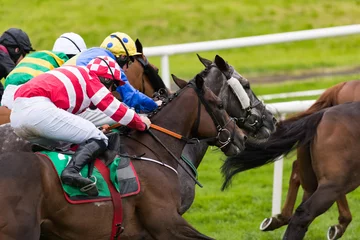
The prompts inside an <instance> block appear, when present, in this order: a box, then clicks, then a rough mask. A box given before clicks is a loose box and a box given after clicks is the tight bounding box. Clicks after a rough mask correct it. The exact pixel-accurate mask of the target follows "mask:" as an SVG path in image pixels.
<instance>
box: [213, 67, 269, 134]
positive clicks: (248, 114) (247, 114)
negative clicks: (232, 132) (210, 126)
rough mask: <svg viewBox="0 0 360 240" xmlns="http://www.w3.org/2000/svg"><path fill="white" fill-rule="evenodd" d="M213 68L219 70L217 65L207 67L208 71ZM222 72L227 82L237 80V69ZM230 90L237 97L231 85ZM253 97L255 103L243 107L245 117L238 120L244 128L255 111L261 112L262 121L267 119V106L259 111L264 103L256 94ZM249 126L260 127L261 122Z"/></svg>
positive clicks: (255, 121) (251, 123) (257, 128)
mask: <svg viewBox="0 0 360 240" xmlns="http://www.w3.org/2000/svg"><path fill="white" fill-rule="evenodd" d="M212 67H216V68H218V67H217V66H216V64H211V65H209V66H208V67H207V69H208V70H210V69H211V68H212ZM218 69H219V68H218ZM219 70H220V69H219ZM220 72H221V73H222V74H223V75H224V76H225V77H226V80H227V81H229V80H230V79H231V78H235V77H233V75H234V73H235V69H232V71H231V72H223V71H221V70H220ZM239 82H240V81H239ZM240 84H241V83H240ZM228 88H230V91H232V92H233V94H234V95H235V96H236V93H235V92H234V89H233V88H232V87H231V86H230V85H228ZM244 90H245V88H244ZM250 91H252V90H251V89H250ZM253 96H254V98H255V101H254V102H251V101H250V102H249V106H248V107H246V108H244V107H243V106H242V108H243V110H245V116H242V117H238V118H236V120H237V124H238V125H242V126H244V125H245V123H246V122H247V121H248V120H249V119H250V117H251V116H252V115H253V110H258V111H260V114H261V116H260V119H265V117H266V116H265V110H266V108H265V106H263V107H262V108H261V109H258V108H257V106H258V105H259V104H262V101H260V100H259V99H258V98H257V97H256V96H255V94H253ZM240 104H241V101H240ZM247 124H248V125H249V126H250V127H256V126H257V124H259V126H261V123H259V121H258V120H257V119H255V120H254V121H253V122H248V123H247ZM259 128H260V127H256V129H255V131H257V130H259Z"/></svg>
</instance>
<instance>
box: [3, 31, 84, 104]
mask: <svg viewBox="0 0 360 240" xmlns="http://www.w3.org/2000/svg"><path fill="white" fill-rule="evenodd" d="M64 41H65V42H64ZM69 43H70V44H69ZM84 49H86V45H85V43H84V40H83V39H82V37H81V36H80V35H78V34H76V33H64V34H62V35H61V36H60V37H59V38H58V39H57V40H56V42H55V44H54V48H53V51H38V52H34V53H31V54H28V55H27V56H26V57H25V58H23V59H22V60H21V61H20V63H19V64H18V65H17V66H16V67H15V68H14V69H13V70H12V71H11V72H10V74H9V75H8V76H7V78H6V79H5V91H4V96H3V99H2V101H1V105H2V106H5V107H7V108H9V109H12V105H13V102H14V94H15V92H16V90H17V89H18V88H19V87H20V85H22V84H24V83H26V82H28V81H30V80H31V79H32V78H34V77H36V76H38V75H40V74H42V73H44V72H47V71H49V70H52V69H54V68H58V67H60V66H61V65H63V64H64V63H65V62H66V61H67V60H69V58H70V57H72V56H74V55H75V54H77V53H79V52H80V51H81V50H84Z"/></svg>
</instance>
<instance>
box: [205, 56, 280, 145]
mask: <svg viewBox="0 0 360 240" xmlns="http://www.w3.org/2000/svg"><path fill="white" fill-rule="evenodd" d="M198 57H199V59H200V61H201V62H202V63H203V65H204V66H205V67H206V69H205V70H204V71H203V73H202V75H203V76H204V79H205V83H206V86H208V87H210V89H212V90H213V92H214V93H215V94H216V95H217V96H219V97H220V98H221V99H222V100H223V103H224V107H225V109H226V111H227V112H228V114H229V115H230V116H231V117H234V118H236V119H237V125H238V126H239V127H240V128H241V129H243V130H245V131H246V132H247V134H248V136H249V141H266V140H267V139H268V138H269V137H270V134H271V133H272V132H274V131H275V124H276V119H275V117H274V115H273V114H272V113H271V112H270V111H268V110H267V109H266V107H265V105H264V104H263V102H261V101H260V100H259V99H258V98H257V96H256V95H255V93H254V92H253V91H252V89H251V88H250V83H249V81H248V80H247V79H246V78H244V77H243V76H241V75H240V74H239V73H238V72H237V71H236V70H235V69H234V68H233V67H232V66H231V65H229V64H227V63H226V62H225V61H224V59H223V58H221V57H220V56H218V55H216V57H215V60H214V62H212V61H210V60H207V59H205V58H202V57H200V56H199V55H198Z"/></svg>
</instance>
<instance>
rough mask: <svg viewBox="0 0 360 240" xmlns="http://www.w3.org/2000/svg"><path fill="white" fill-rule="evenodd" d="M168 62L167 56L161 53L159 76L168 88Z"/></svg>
mask: <svg viewBox="0 0 360 240" xmlns="http://www.w3.org/2000/svg"><path fill="white" fill-rule="evenodd" d="M169 68H170V64H169V56H168V55H163V56H161V78H162V80H163V81H164V83H165V86H166V87H168V88H169V89H170V69H169Z"/></svg>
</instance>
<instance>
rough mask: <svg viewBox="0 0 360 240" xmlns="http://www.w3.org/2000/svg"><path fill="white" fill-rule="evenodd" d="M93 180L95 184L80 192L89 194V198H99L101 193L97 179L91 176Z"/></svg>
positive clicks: (83, 188) (85, 187)
mask: <svg viewBox="0 0 360 240" xmlns="http://www.w3.org/2000/svg"><path fill="white" fill-rule="evenodd" d="M91 178H93V179H94V182H92V183H90V184H88V185H86V186H84V187H82V188H80V191H81V192H83V193H86V194H88V195H89V196H98V195H99V191H98V189H97V187H96V182H97V178H96V177H95V176H91V177H90V178H89V179H91Z"/></svg>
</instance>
